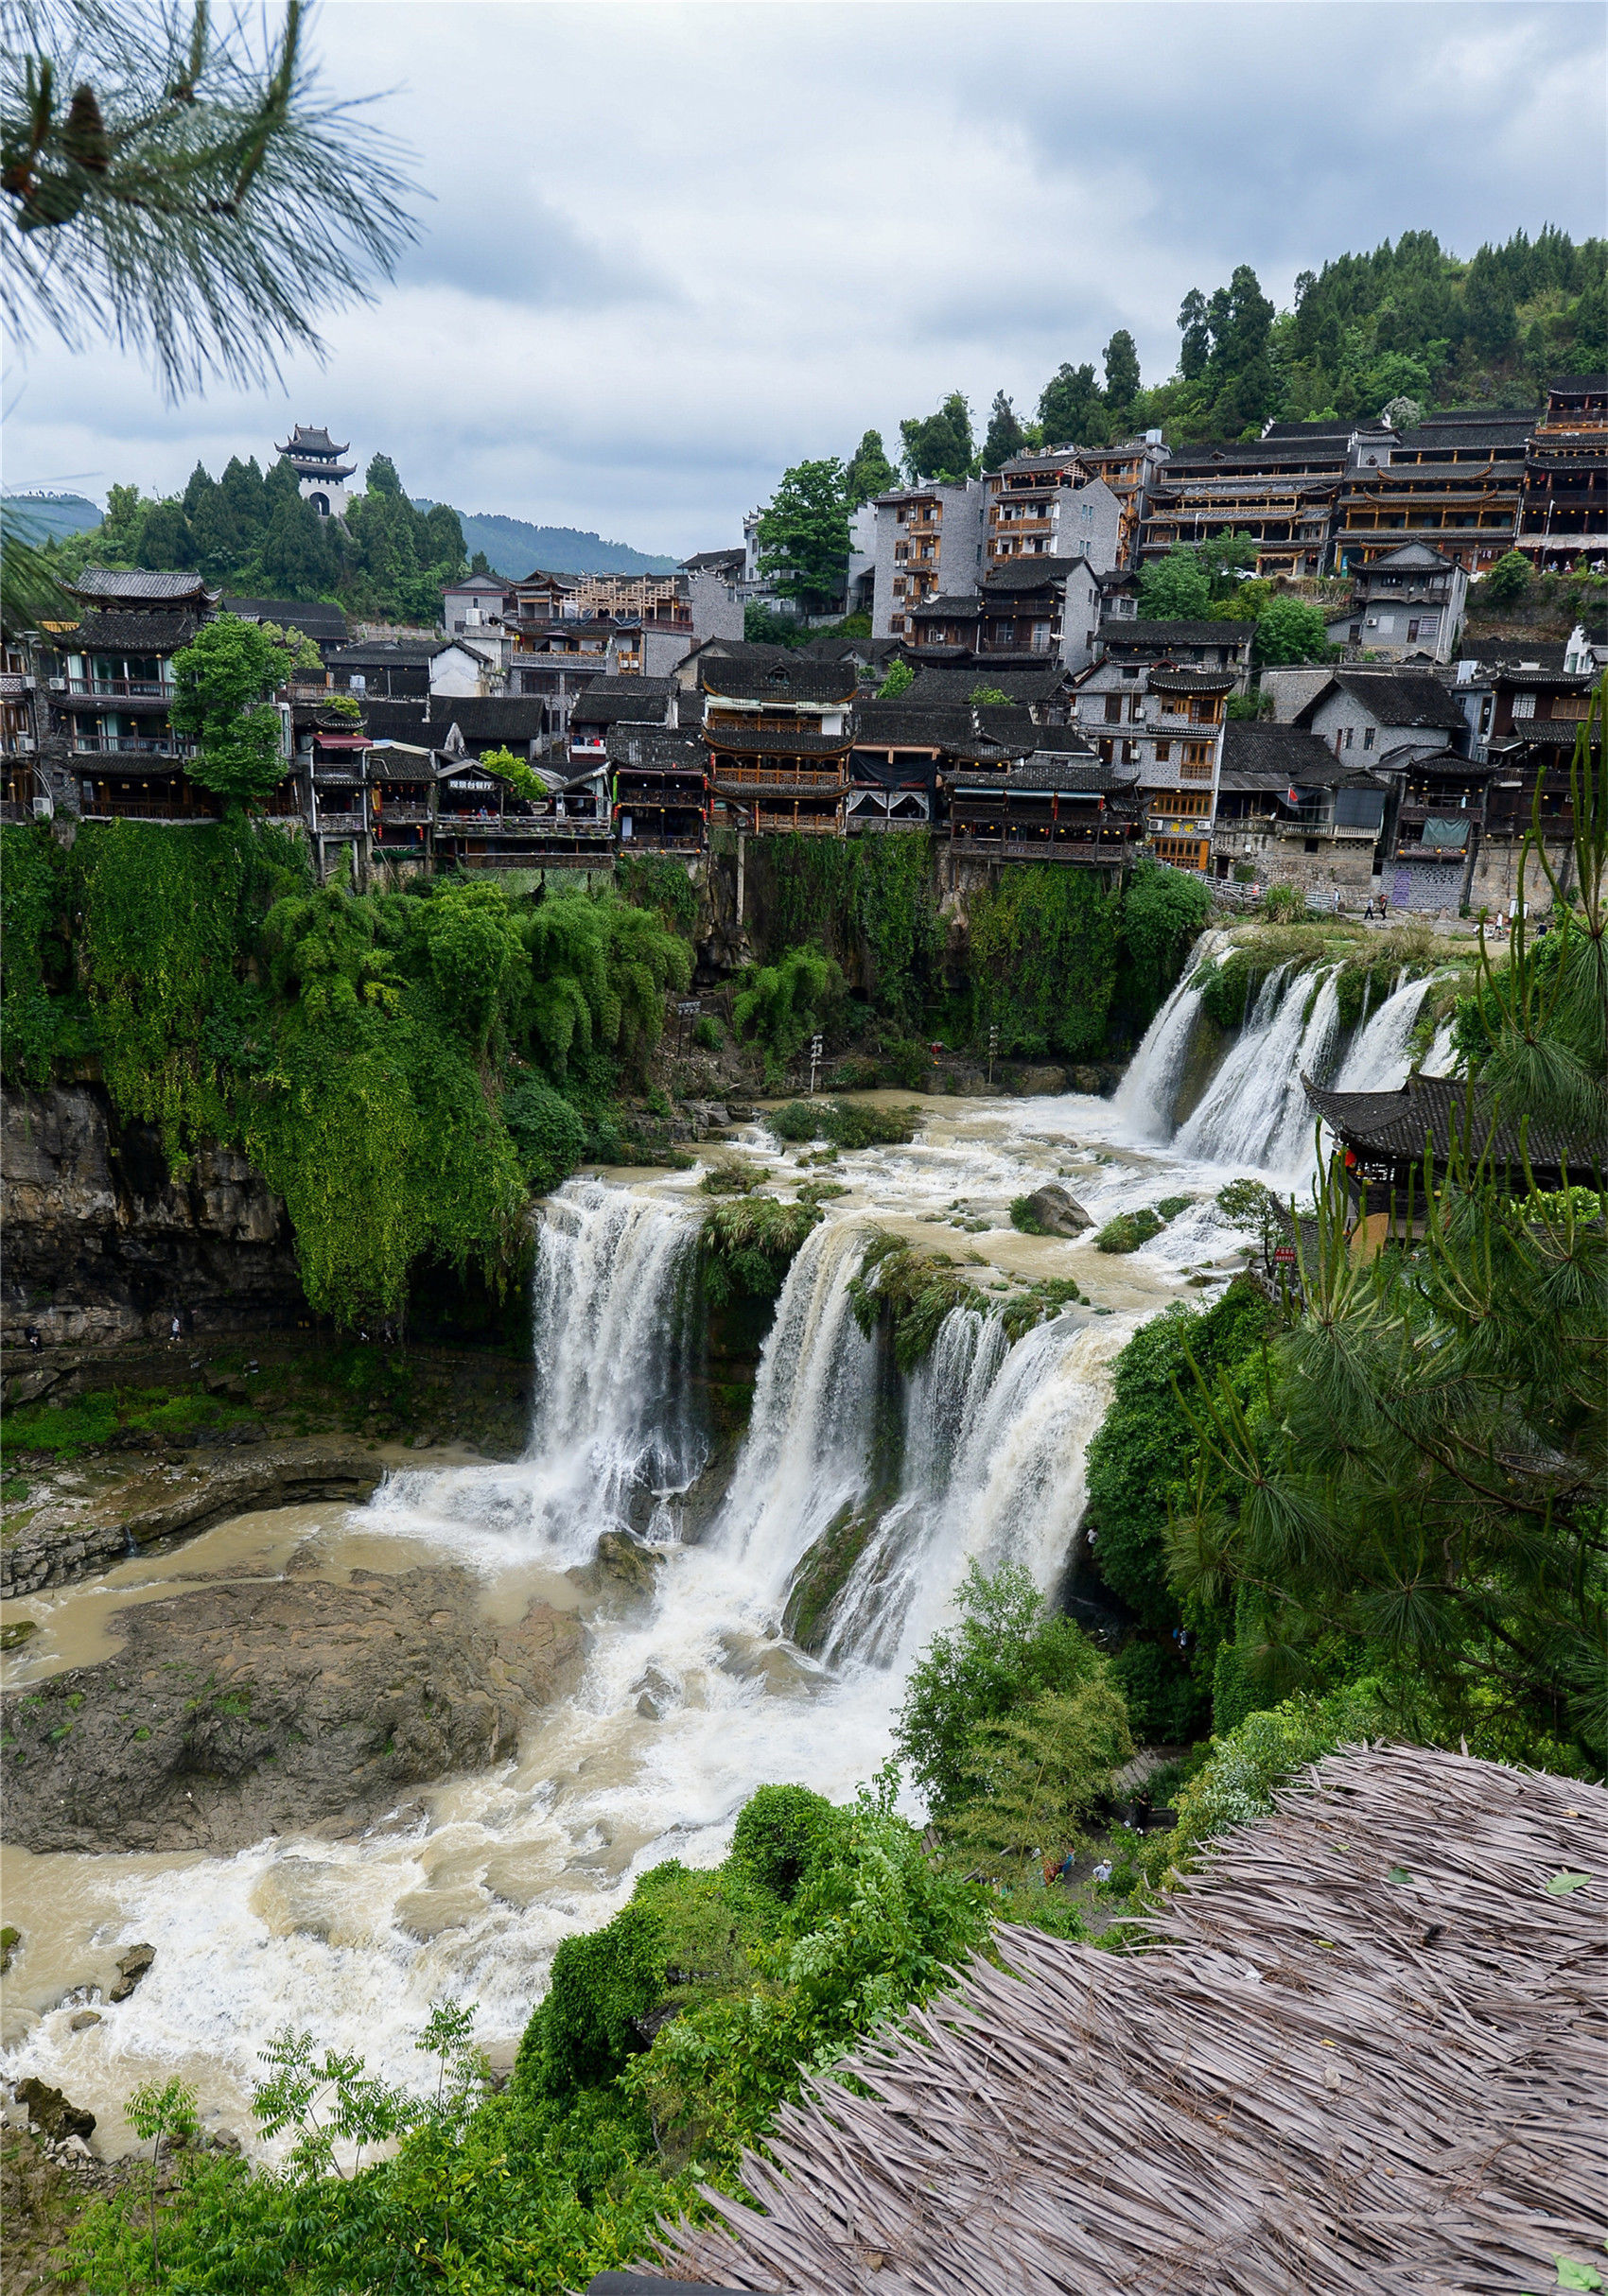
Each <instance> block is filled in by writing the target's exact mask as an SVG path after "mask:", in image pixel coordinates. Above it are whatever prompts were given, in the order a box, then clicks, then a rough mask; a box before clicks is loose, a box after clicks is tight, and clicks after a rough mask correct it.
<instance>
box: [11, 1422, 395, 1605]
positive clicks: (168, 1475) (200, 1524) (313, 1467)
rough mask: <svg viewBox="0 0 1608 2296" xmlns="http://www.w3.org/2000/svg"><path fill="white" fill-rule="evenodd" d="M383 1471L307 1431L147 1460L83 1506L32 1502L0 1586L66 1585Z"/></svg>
mask: <svg viewBox="0 0 1608 2296" xmlns="http://www.w3.org/2000/svg"><path fill="white" fill-rule="evenodd" d="M384 1474H385V1469H384V1466H383V1464H382V1462H381V1461H380V1460H379V1459H378V1458H377V1457H376V1455H375V1453H374V1452H372V1451H368V1450H365V1449H364V1447H363V1446H362V1445H361V1444H360V1443H354V1442H350V1441H348V1440H346V1439H345V1438H344V1437H341V1436H336V1437H328V1436H323V1437H320V1436H316V1435H315V1436H309V1437H307V1438H306V1439H305V1440H303V1441H293V1442H288V1443H272V1444H267V1445H261V1446H258V1447H256V1448H254V1449H253V1450H252V1451H251V1452H248V1453H246V1454H245V1455H244V1456H241V1455H239V1454H236V1456H234V1457H232V1458H230V1457H219V1456H218V1455H217V1454H213V1455H211V1456H209V1457H207V1458H206V1459H205V1460H204V1462H201V1463H199V1464H196V1465H193V1466H189V1467H186V1468H184V1469H167V1470H164V1469H161V1468H154V1469H152V1470H149V1472H147V1473H144V1474H141V1475H137V1476H135V1477H133V1478H131V1480H130V1481H129V1482H128V1483H126V1484H124V1485H123V1486H121V1487H120V1488H118V1489H117V1490H116V1491H114V1493H112V1494H111V1495H110V1497H109V1498H108V1499H106V1500H103V1501H102V1502H100V1503H99V1504H98V1505H91V1506H90V1507H88V1508H85V1509H80V1508H78V1507H75V1506H69V1505H60V1506H44V1507H41V1508H40V1509H39V1510H38V1512H37V1513H36V1514H34V1515H33V1516H32V1517H31V1518H30V1519H29V1521H28V1522H27V1525H26V1528H25V1529H24V1530H23V1531H21V1532H20V1533H19V1534H18V1536H17V1537H16V1538H15V1539H9V1540H8V1542H7V1543H6V1544H5V1545H4V1546H3V1547H0V1595H4V1596H7V1597H11V1596H16V1595H23V1594H37V1593H39V1592H41V1590H42V1589H44V1588H45V1587H62V1586H66V1585H68V1584H69V1583H70V1582H71V1581H72V1580H73V1579H75V1578H82V1577H83V1576H85V1574H87V1573H89V1572H91V1571H104V1570H105V1569H106V1568H107V1567H108V1566H109V1565H110V1564H112V1563H114V1562H121V1561H122V1559H123V1557H125V1556H126V1555H132V1554H136V1553H138V1552H140V1551H141V1550H142V1549H147V1548H155V1547H163V1546H167V1545H171V1544H172V1543H173V1541H174V1540H176V1539H184V1538H189V1537H192V1536H193V1535H194V1534H195V1533H196V1532H197V1531H204V1530H205V1529H207V1527H208V1526H209V1524H211V1523H214V1522H227V1521H228V1519H229V1518H230V1516H232V1515H244V1514H247V1513H250V1512H253V1511H254V1510H255V1509H257V1508H259V1507H268V1506H305V1505H311V1504H312V1503H313V1502H314V1501H316V1500H320V1499H351V1500H358V1499H366V1498H367V1497H368V1496H369V1494H370V1493H371V1492H372V1491H374V1490H376V1488H377V1487H378V1486H379V1484H380V1482H381V1480H382V1479H383V1477H384Z"/></svg>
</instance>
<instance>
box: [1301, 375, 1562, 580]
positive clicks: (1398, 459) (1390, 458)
mask: <svg viewBox="0 0 1608 2296" xmlns="http://www.w3.org/2000/svg"><path fill="white" fill-rule="evenodd" d="M1534 419H1535V418H1534V416H1533V415H1530V414H1528V413H1526V412H1524V411H1523V410H1521V409H1510V410H1507V411H1497V410H1493V409H1487V408H1465V409H1459V410H1456V411H1454V412H1452V413H1450V414H1442V415H1435V416H1433V417H1432V418H1431V419H1430V420H1429V421H1428V422H1427V423H1423V424H1421V425H1420V426H1418V427H1417V428H1416V429H1414V430H1408V431H1406V432H1404V433H1403V434H1402V436H1401V437H1400V438H1399V439H1397V440H1396V441H1395V442H1394V444H1391V445H1390V447H1389V449H1388V451H1386V452H1385V453H1383V454H1382V455H1381V456H1380V458H1379V460H1378V461H1377V462H1376V463H1373V464H1372V465H1367V466H1359V467H1358V468H1356V469H1355V470H1353V471H1351V472H1349V473H1348V475H1347V477H1346V479H1345V483H1344V486H1343V488H1342V490H1341V494H1340V500H1339V506H1338V511H1337V521H1336V531H1335V567H1336V571H1337V572H1338V573H1352V572H1355V570H1356V569H1357V568H1358V567H1359V566H1365V565H1369V564H1370V563H1371V562H1372V560H1374V559H1377V558H1383V557H1385V556H1387V555H1388V554H1389V553H1390V552H1391V551H1394V550H1400V549H1403V548H1406V547H1407V545H1408V544H1409V543H1413V542H1420V543H1424V542H1426V543H1428V544H1429V545H1430V547H1431V548H1434V549H1436V550H1438V551H1440V552H1441V553H1442V555H1443V556H1444V557H1447V558H1451V559H1455V560H1456V561H1457V563H1458V564H1459V565H1460V566H1462V567H1463V569H1464V571H1465V572H1466V573H1469V574H1476V573H1482V572H1483V571H1484V570H1485V568H1486V567H1487V566H1489V565H1493V564H1494V561H1495V560H1496V559H1498V558H1500V557H1501V555H1502V553H1503V552H1504V551H1505V550H1508V549H1511V548H1512V543H1513V532H1514V528H1515V525H1516V523H1517V518H1518V506H1519V495H1520V492H1521V489H1522V487H1523V484H1524V469H1525V443H1526V441H1527V439H1528V438H1529V432H1530V428H1531V426H1532V424H1533V422H1534Z"/></svg>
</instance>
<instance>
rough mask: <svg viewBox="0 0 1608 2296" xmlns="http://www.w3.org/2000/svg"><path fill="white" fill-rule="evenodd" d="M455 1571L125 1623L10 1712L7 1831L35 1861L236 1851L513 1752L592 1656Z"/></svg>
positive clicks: (239, 1589)
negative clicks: (483, 1597) (102, 1651)
mask: <svg viewBox="0 0 1608 2296" xmlns="http://www.w3.org/2000/svg"><path fill="white" fill-rule="evenodd" d="M475 1594H476V1582H475V1581H474V1579H473V1577H472V1576H471V1574H468V1573H467V1572H464V1571H463V1570H461V1569H458V1568H456V1567H455V1566H451V1565H442V1566H439V1567H435V1568H425V1569H416V1570H411V1571H405V1572H401V1573H398V1574H394V1575H386V1574H378V1573H375V1572H369V1571H354V1572H352V1573H350V1574H348V1576H347V1578H346V1580H345V1583H343V1584H340V1583H332V1582H331V1581H330V1580H328V1579H326V1578H321V1577H315V1576H312V1575H311V1574H301V1575H298V1574H296V1572H295V1571H294V1568H292V1570H291V1572H290V1573H289V1574H288V1575H286V1576H285V1577H283V1578H280V1579H275V1580H270V1581H267V1582H264V1581H237V1582H234V1583H230V1582H223V1583H219V1584H215V1585H211V1586H204V1587H201V1588H198V1589H196V1590H194V1591H193V1592H186V1593H183V1594H178V1595H175V1596H172V1597H171V1598H169V1599H167V1600H166V1601H162V1602H150V1603H145V1604H141V1605H137V1606H131V1607H130V1608H128V1609H124V1610H120V1611H118V1612H117V1613H116V1614H115V1616H114V1620H113V1622H112V1631H114V1633H116V1634H118V1635H119V1636H120V1637H121V1644H122V1646H121V1648H120V1649H119V1650H118V1651H117V1652H116V1653H115V1654H114V1656H111V1657H109V1658H107V1659H105V1660H103V1661H100V1662H99V1663H97V1664H95V1665H89V1666H75V1667H72V1668H70V1669H68V1670H67V1671H65V1672H63V1673H59V1674H55V1675H51V1676H49V1677H47V1678H46V1679H44V1680H41V1681H39V1682H36V1683H34V1684H32V1685H30V1686H28V1687H27V1688H25V1689H23V1690H20V1691H18V1692H16V1693H15V1694H13V1695H12V1696H9V1697H8V1698H6V1699H5V1701H4V1706H3V1712H4V1744H5V1750H6V1782H7V1789H8V1791H7V1803H8V1809H7V1835H8V1838H9V1840H10V1841H11V1842H12V1843H14V1844H17V1845H19V1846H20V1847H22V1848H24V1849H26V1850H30V1851H35V1852H40V1851H152V1850H155V1851H170V1850H204V1851H208V1852H213V1853H215V1854H217V1853H227V1852H232V1851H235V1850H238V1849H243V1848H245V1847H246V1846H247V1845H248V1844H250V1843H252V1842H256V1841H261V1840H262V1839H263V1838H264V1837H265V1836H267V1835H273V1834H281V1833H288V1832H291V1831H296V1832H305V1831H306V1829H308V1828H309V1827H315V1826H318V1825H320V1824H321V1823H324V1822H326V1821H328V1820H331V1819H339V1820H340V1821H341V1824H342V1825H343V1826H344V1825H356V1824H358V1823H360V1822H361V1821H362V1820H363V1819H364V1818H370V1817H373V1816H375V1815H376V1814H377V1813H379V1812H381V1811H383V1810H386V1809H388V1808H390V1807H392V1806H393V1805H394V1804H395V1803H396V1802H397V1801H398V1800H401V1799H402V1798H404V1797H405V1796H406V1795H407V1794H408V1793H409V1791H410V1790H411V1789H412V1788H414V1787H417V1786H419V1785H421V1784H424V1783H428V1782H429V1781H432V1780H435V1779H438V1778H442V1777H445V1776H446V1775H447V1774H448V1773H450V1772H457V1771H466V1770H474V1769H479V1768H483V1767H484V1766H485V1765H488V1764H490V1763H492V1762H495V1761H496V1760H497V1759H498V1755H499V1754H507V1753H510V1752H512V1750H513V1748H514V1746H515V1744H516V1740H517V1736H518V1731H519V1728H520V1724H521V1721H522V1719H523V1718H524V1716H525V1715H526V1714H527V1713H532V1712H533V1711H534V1710H535V1709H537V1708H539V1707H541V1706H544V1705H545V1704H547V1703H548V1701H549V1700H550V1699H551V1697H552V1696H553V1695H554V1693H555V1690H556V1688H557V1686H558V1684H559V1683H560V1681H561V1679H563V1678H564V1677H565V1675H566V1673H567V1670H568V1667H569V1665H570V1662H571V1661H572V1660H573V1659H574V1658H575V1656H576V1654H577V1652H578V1650H579V1647H580V1644H581V1630H580V1627H579V1626H578V1624H577V1623H576V1621H575V1619H574V1618H573V1617H572V1616H568V1615H566V1614H564V1613H562V1612H560V1611H558V1610H556V1609H552V1608H551V1606H550V1605H548V1604H546V1603H542V1602H536V1603H533V1604H532V1605H530V1607H529V1608H528V1609H526V1611H525V1613H524V1615H523V1616H522V1617H521V1618H520V1619H518V1620H517V1621H516V1622H514V1623H513V1624H510V1625H506V1626H493V1625H490V1624H488V1623H487V1622H486V1621H485V1619H484V1618H483V1617H481V1615H480V1613H479V1611H478V1609H477V1606H476V1599H475Z"/></svg>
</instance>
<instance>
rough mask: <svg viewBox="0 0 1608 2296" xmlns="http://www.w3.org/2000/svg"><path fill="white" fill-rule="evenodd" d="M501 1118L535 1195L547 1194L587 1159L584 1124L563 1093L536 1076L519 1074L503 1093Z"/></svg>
mask: <svg viewBox="0 0 1608 2296" xmlns="http://www.w3.org/2000/svg"><path fill="white" fill-rule="evenodd" d="M502 1121H503V1122H504V1123H505V1124H506V1125H507V1126H508V1129H509V1132H510V1133H511V1134H512V1136H513V1139H514V1146H515V1148H516V1151H517V1154H518V1157H519V1168H520V1170H521V1171H522V1172H523V1174H524V1175H525V1178H526V1180H527V1181H528V1182H529V1184H530V1186H531V1187H532V1188H533V1190H534V1191H535V1193H536V1194H537V1195H547V1194H548V1193H549V1192H550V1191H551V1190H552V1189H554V1188H556V1187H557V1186H558V1185H559V1183H560V1181H562V1180H564V1179H567V1178H568V1175H569V1174H570V1173H572V1172H573V1171H574V1169H575V1167H576V1165H577V1164H580V1163H583V1162H585V1160H586V1123H585V1122H584V1120H583V1118H582V1117H581V1115H580V1113H579V1111H578V1110H577V1109H575V1108H573V1107H571V1106H570V1105H569V1103H568V1101H567V1100H566V1099H565V1098H564V1097H563V1095H562V1093H558V1092H555V1091H554V1090H553V1089H552V1087H551V1085H546V1084H543V1083H542V1081H541V1079H540V1078H539V1077H536V1076H522V1077H521V1078H520V1079H519V1081H518V1083H517V1084H515V1085H511V1086H510V1087H509V1088H508V1090H507V1091H506V1092H505V1093H504V1094H503V1096H502Z"/></svg>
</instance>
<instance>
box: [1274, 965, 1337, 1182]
mask: <svg viewBox="0 0 1608 2296" xmlns="http://www.w3.org/2000/svg"><path fill="white" fill-rule="evenodd" d="M1301 986H1302V982H1301V980H1300V979H1297V980H1296V981H1294V982H1292V983H1291V985H1290V997H1289V1001H1290V1002H1291V1003H1293V1002H1294V1001H1295V998H1296V993H1297V991H1298V990H1299V989H1300V988H1301ZM1303 1002H1304V1000H1303ZM1339 1033H1340V970H1339V966H1338V965H1336V966H1335V968H1334V969H1333V971H1331V972H1328V973H1326V974H1325V975H1324V976H1323V979H1322V981H1321V983H1320V986H1319V990H1318V994H1317V996H1316V997H1315V998H1314V999H1313V1002H1312V1013H1311V1017H1310V1018H1309V1019H1308V1020H1307V1021H1306V1023H1305V1026H1304V1027H1303V1028H1302V1033H1301V1042H1300V1044H1299V1046H1298V1047H1297V1049H1296V1054H1295V1058H1294V1059H1293V1060H1292V1061H1291V1062H1290V1065H1289V1070H1288V1072H1287V1074H1285V1077H1284V1078H1283V1079H1282V1080H1281V1085H1280V1088H1279V1089H1278V1091H1277V1092H1276V1093H1275V1094H1273V1095H1271V1096H1270V1097H1271V1098H1273V1099H1274V1100H1275V1101H1276V1105H1277V1115H1276V1120H1275V1123H1274V1128H1273V1132H1272V1136H1271V1139H1270V1140H1269V1143H1268V1146H1267V1150H1266V1152H1265V1153H1264V1155H1263V1157H1262V1161H1263V1162H1264V1163H1265V1164H1266V1165H1267V1169H1268V1171H1270V1172H1276V1173H1279V1174H1281V1175H1282V1176H1283V1177H1284V1179H1285V1185H1286V1186H1295V1187H1299V1186H1300V1185H1301V1184H1302V1182H1303V1181H1306V1180H1309V1179H1311V1178H1312V1177H1313V1175H1314V1174H1316V1172H1317V1170H1318V1119H1317V1116H1316V1115H1315V1113H1314V1111H1313V1108H1312V1104H1311V1102H1310V1101H1309V1100H1308V1099H1307V1097H1306V1090H1305V1087H1304V1086H1303V1085H1302V1077H1303V1076H1309V1077H1311V1079H1312V1081H1313V1083H1314V1084H1326V1083H1327V1082H1328V1081H1329V1073H1330V1070H1331V1069H1332V1068H1333V1066H1334V1056H1335V1045H1336V1042H1337V1039H1338V1036H1339Z"/></svg>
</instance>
